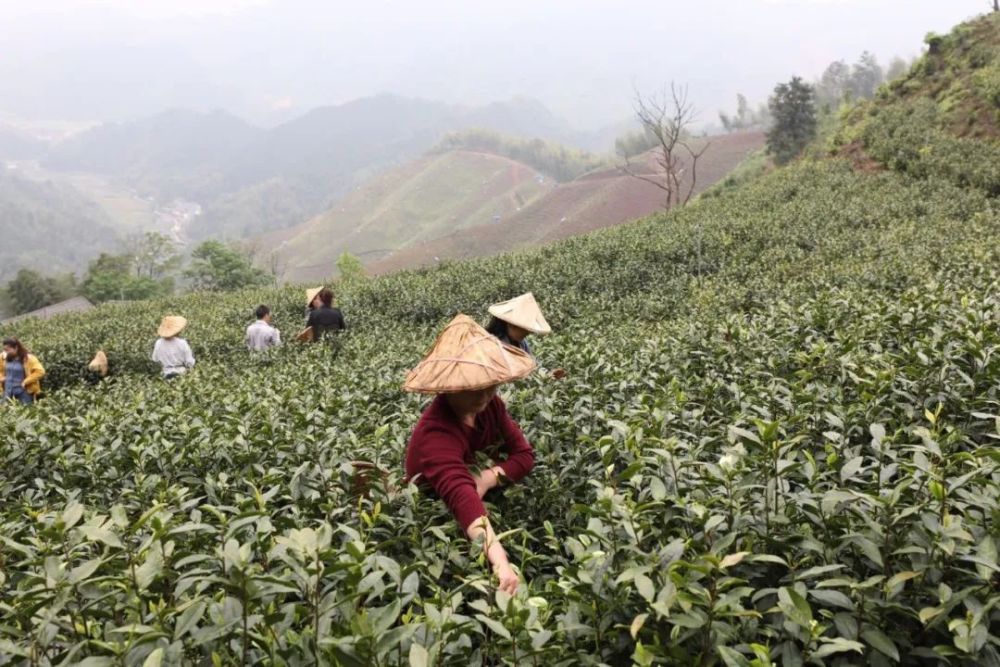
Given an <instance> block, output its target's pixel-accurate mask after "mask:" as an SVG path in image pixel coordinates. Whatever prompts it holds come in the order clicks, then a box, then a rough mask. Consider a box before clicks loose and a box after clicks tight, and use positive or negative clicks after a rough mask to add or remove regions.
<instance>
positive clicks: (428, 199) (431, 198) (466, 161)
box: [266, 151, 555, 281]
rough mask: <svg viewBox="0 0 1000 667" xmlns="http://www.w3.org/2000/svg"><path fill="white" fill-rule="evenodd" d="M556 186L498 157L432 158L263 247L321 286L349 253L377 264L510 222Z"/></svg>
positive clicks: (288, 273)
mask: <svg viewBox="0 0 1000 667" xmlns="http://www.w3.org/2000/svg"><path fill="white" fill-rule="evenodd" d="M554 185H555V184H554V183H553V182H552V180H551V179H549V178H547V177H545V176H542V175H541V174H539V173H538V172H536V171H535V170H534V169H532V168H530V167H528V166H527V165H524V164H521V163H519V162H515V161H514V160H509V159H507V158H503V157H499V156H496V155H490V154H486V153H474V152H470V151H452V152H448V153H444V154H441V155H431V156H427V157H424V158H422V159H420V160H417V161H415V162H412V163H408V164H407V165H405V166H403V167H400V168H397V169H393V170H391V171H389V172H387V173H386V174H383V175H382V176H379V177H376V178H375V179H374V181H372V182H370V183H368V184H367V185H365V186H362V187H361V188H359V189H358V190H356V191H355V192H354V193H352V194H351V195H350V196H348V197H347V198H346V199H344V200H343V201H342V202H340V204H339V205H338V206H337V207H335V208H334V209H332V210H330V211H328V212H327V213H325V214H323V215H321V216H319V217H317V218H314V219H313V220H310V221H309V222H307V223H305V224H304V225H300V226H299V227H296V228H294V229H292V230H288V231H287V232H283V233H280V234H276V235H273V236H272V237H270V238H269V239H268V240H267V242H266V243H267V244H268V245H271V246H276V247H278V248H280V253H281V256H282V258H283V261H284V262H286V263H287V268H286V269H285V275H284V277H285V279H287V280H293V281H296V280H302V281H307V280H313V279H320V280H322V279H323V278H324V277H326V276H329V275H331V274H332V273H333V270H334V264H335V262H336V259H337V257H338V256H340V254H341V253H343V252H345V251H350V252H351V253H352V254H355V255H357V256H359V257H361V258H362V259H363V260H365V261H372V260H375V259H378V258H379V257H383V256H385V255H387V254H389V253H391V252H392V251H393V250H395V249H396V248H398V247H400V246H402V245H407V244H410V243H417V242H420V241H422V240H426V239H428V238H435V237H437V236H440V235H442V234H445V233H447V232H450V231H451V230H454V229H456V228H463V227H467V226H470V225H474V224H477V223H479V224H483V223H485V222H488V221H492V220H493V219H494V218H495V217H496V218H500V219H503V218H506V217H508V216H510V215H513V214H514V213H515V212H516V211H518V210H519V209H521V208H523V207H525V206H528V205H530V204H531V203H533V202H534V201H536V200H537V199H538V198H540V197H542V196H543V195H544V194H545V193H546V192H548V191H550V190H551V189H552V188H553V187H554Z"/></svg>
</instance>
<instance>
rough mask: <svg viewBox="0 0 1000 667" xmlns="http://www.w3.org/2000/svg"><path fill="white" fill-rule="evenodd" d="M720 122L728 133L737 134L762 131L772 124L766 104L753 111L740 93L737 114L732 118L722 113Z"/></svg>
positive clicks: (737, 101) (720, 113)
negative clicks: (742, 131) (737, 132)
mask: <svg viewBox="0 0 1000 667" xmlns="http://www.w3.org/2000/svg"><path fill="white" fill-rule="evenodd" d="M719 121H720V122H721V123H722V127H724V128H725V130H726V132H736V131H740V130H749V129H753V128H761V129H762V128H765V127H767V126H768V125H770V124H771V112H770V110H769V109H768V108H767V105H766V104H762V105H760V107H759V108H758V109H757V110H756V111H755V110H753V109H751V108H750V104H749V102H747V98H746V96H744V95H743V94H742V93H738V94H737V95H736V113H735V114H734V115H732V116H730V115H729V114H727V113H724V112H722V111H720V112H719Z"/></svg>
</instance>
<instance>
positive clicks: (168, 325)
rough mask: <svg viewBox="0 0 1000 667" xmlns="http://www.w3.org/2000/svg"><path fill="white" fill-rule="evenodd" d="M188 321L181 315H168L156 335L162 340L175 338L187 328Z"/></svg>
mask: <svg viewBox="0 0 1000 667" xmlns="http://www.w3.org/2000/svg"><path fill="white" fill-rule="evenodd" d="M187 323H188V321H187V320H186V319H184V318H183V317H181V316H180V315H167V316H166V317H164V318H163V321H162V322H160V328H159V329H157V331H156V333H157V334H158V335H159V336H160V337H161V338H173V337H174V336H176V335H177V334H179V333H180V332H182V331H184V327H186V326H187Z"/></svg>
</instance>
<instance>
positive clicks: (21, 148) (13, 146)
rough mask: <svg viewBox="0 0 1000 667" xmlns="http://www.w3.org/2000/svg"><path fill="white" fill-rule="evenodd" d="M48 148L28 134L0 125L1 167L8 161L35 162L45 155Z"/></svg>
mask: <svg viewBox="0 0 1000 667" xmlns="http://www.w3.org/2000/svg"><path fill="white" fill-rule="evenodd" d="M45 149H46V146H45V144H44V143H43V142H41V141H39V140H38V139H35V138H34V137H32V136H31V135H29V134H27V133H26V132H22V131H21V130H19V129H17V128H15V127H11V126H9V125H5V124H3V123H0V167H2V166H3V164H2V163H3V162H5V161H7V160H33V159H35V158H38V157H41V156H42V155H43V154H44V153H45Z"/></svg>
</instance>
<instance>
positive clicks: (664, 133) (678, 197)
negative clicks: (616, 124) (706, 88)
mask: <svg viewBox="0 0 1000 667" xmlns="http://www.w3.org/2000/svg"><path fill="white" fill-rule="evenodd" d="M635 115H636V117H637V118H638V119H639V122H640V123H641V124H642V127H643V130H644V131H645V132H646V133H647V134H649V135H650V136H651V137H653V138H654V139H655V142H654V143H655V146H654V149H653V152H654V153H655V155H656V157H655V159H654V162H655V163H656V164H655V167H654V168H653V169H652V170H651V171H649V170H648V167H649V165H648V164H645V163H641V164H637V163H636V162H635V161H634V160H633V157H634V156H631V155H629V154H628V153H627V152H624V153H623V155H622V158H623V159H624V161H625V163H624V164H622V165H619V169H621V171H623V172H624V173H626V174H628V175H629V176H632V177H634V178H638V179H639V180H641V181H645V182H647V183H651V184H652V185H655V186H656V187H658V188H660V189H661V190H663V192H664V193H665V194H666V197H665V201H664V208H668V209H669V208H670V207H672V206H683V205H685V204H687V203H688V201H689V200H690V199H691V196H692V195H693V194H694V189H695V185H696V184H697V180H698V179H697V175H698V159H699V158H700V157H701V156H702V155H704V153H705V151H706V150H708V147H709V146H710V145H711V142H709V141H705V143H704V145H702V146H700V147H699V148H697V149H695V148H694V147H692V145H691V143H690V141H689V137H690V127H691V123H692V122H694V120H695V118H696V117H697V112H696V111H695V108H694V105H693V104H692V103H691V102H689V101H688V90H687V86H677V85H675V84H674V83H673V82H671V83H670V90H669V91H668V90H666V89H664V90H662V91H660V92H659V93H657V94H654V95H648V96H644V95H642V94H641V93H640V92H639V91H638V90H636V92H635ZM688 170H690V172H691V174H690V175H691V182H690V184H689V185H688V186H687V188H686V190H685V188H684V184H683V178H684V175H685V173H686V172H687V171H688Z"/></svg>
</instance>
